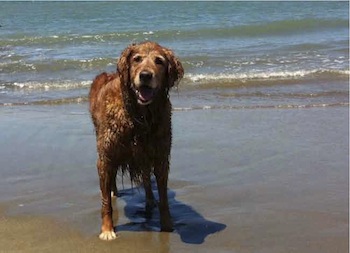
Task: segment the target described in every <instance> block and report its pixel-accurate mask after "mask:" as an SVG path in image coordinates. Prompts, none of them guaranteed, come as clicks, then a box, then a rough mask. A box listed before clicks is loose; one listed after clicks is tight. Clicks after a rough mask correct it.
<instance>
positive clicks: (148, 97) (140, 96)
mask: <svg viewBox="0 0 350 253" xmlns="http://www.w3.org/2000/svg"><path fill="white" fill-rule="evenodd" d="M156 92H157V89H153V88H151V87H149V86H146V85H143V86H141V87H139V88H136V89H135V93H136V96H137V102H138V103H139V104H142V105H147V104H149V103H151V102H152V100H153V98H154V96H155V94H156Z"/></svg>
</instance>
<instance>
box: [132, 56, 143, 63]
mask: <svg viewBox="0 0 350 253" xmlns="http://www.w3.org/2000/svg"><path fill="white" fill-rule="evenodd" d="M133 60H134V62H141V61H142V57H141V56H140V55H136V56H135V57H134V58H133Z"/></svg>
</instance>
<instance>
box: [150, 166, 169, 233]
mask: <svg viewBox="0 0 350 253" xmlns="http://www.w3.org/2000/svg"><path fill="white" fill-rule="evenodd" d="M154 174H155V176H156V179H157V186H158V194H159V212H160V228H161V231H164V232H172V231H173V223H172V221H171V216H170V212H169V202H168V174H169V161H168V160H166V161H165V162H160V163H159V164H157V165H156V166H155V167H154Z"/></svg>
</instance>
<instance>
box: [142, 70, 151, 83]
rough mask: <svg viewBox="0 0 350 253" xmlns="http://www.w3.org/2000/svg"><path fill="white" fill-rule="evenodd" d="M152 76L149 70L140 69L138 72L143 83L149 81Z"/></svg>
mask: <svg viewBox="0 0 350 253" xmlns="http://www.w3.org/2000/svg"><path fill="white" fill-rule="evenodd" d="M152 77H153V75H152V73H151V72H149V71H141V73H140V80H141V81H142V82H144V83H147V82H149V81H151V79H152Z"/></svg>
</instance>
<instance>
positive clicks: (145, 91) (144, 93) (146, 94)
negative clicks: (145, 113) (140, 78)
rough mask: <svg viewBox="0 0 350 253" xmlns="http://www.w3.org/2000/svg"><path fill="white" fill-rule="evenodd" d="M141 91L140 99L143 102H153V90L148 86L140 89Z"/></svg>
mask: <svg viewBox="0 0 350 253" xmlns="http://www.w3.org/2000/svg"><path fill="white" fill-rule="evenodd" d="M139 91H140V98H141V99H142V100H143V101H148V100H151V99H152V97H153V89H152V88H150V87H147V86H143V87H141V88H140V89H139Z"/></svg>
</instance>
